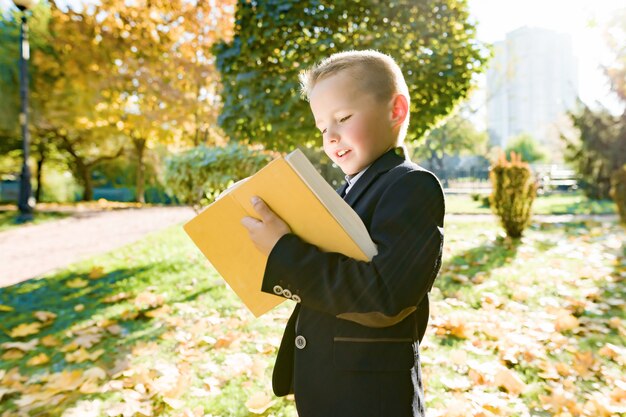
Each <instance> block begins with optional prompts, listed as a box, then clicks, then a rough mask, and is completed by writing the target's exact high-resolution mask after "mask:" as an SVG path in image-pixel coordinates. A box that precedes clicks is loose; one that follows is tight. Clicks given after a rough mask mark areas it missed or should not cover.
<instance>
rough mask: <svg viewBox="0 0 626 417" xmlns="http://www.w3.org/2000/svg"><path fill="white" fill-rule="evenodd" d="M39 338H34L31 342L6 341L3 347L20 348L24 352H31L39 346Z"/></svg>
mask: <svg viewBox="0 0 626 417" xmlns="http://www.w3.org/2000/svg"><path fill="white" fill-rule="evenodd" d="M38 344H39V339H33V340H31V341H30V342H6V343H3V344H2V348H3V349H19V350H21V351H22V352H30V351H31V350H34V349H36V348H37V345H38Z"/></svg>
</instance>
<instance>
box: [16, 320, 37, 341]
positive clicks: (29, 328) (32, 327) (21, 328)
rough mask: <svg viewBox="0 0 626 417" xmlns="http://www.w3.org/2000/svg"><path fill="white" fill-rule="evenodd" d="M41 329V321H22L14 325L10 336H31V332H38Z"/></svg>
mask: <svg viewBox="0 0 626 417" xmlns="http://www.w3.org/2000/svg"><path fill="white" fill-rule="evenodd" d="M40 330H41V323H37V322H34V323H22V324H20V325H18V326H16V327H14V328H13V329H12V330H11V331H10V332H9V336H11V337H13V338H16V337H24V336H29V335H31V334H37V333H39V331H40Z"/></svg>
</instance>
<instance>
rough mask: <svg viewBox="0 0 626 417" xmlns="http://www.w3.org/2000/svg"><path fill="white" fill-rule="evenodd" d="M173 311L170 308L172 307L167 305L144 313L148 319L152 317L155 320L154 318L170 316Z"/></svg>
mask: <svg viewBox="0 0 626 417" xmlns="http://www.w3.org/2000/svg"><path fill="white" fill-rule="evenodd" d="M171 310H172V309H171V308H170V306H168V305H165V306H163V307H160V308H157V309H154V310H150V311H148V312H146V313H144V315H145V316H146V317H150V318H153V319H154V318H159V317H165V316H167V315H169V313H170V311H171Z"/></svg>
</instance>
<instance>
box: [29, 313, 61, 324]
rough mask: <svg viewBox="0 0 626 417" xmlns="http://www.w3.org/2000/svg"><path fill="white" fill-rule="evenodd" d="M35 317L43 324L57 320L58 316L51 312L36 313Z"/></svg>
mask: <svg viewBox="0 0 626 417" xmlns="http://www.w3.org/2000/svg"><path fill="white" fill-rule="evenodd" d="M33 316H35V318H36V319H37V320H39V321H40V322H42V323H46V324H47V323H49V322H51V321H53V320H54V319H56V318H57V315H56V314H54V313H52V312H50V311H35V312H34V313H33Z"/></svg>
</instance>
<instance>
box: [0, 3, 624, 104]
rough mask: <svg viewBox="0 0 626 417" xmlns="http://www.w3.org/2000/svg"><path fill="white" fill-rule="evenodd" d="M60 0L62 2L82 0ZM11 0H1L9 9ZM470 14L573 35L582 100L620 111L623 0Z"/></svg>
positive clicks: (485, 34)
mask: <svg viewBox="0 0 626 417" xmlns="http://www.w3.org/2000/svg"><path fill="white" fill-rule="evenodd" d="M83 2H84V1H83V0H61V1H59V4H65V3H70V4H73V3H83ZM10 4H12V0H0V9H3V10H6V9H7V7H9V5H10ZM468 4H469V8H470V15H471V17H472V19H475V21H476V22H477V24H478V38H479V39H480V40H483V41H486V42H495V41H499V40H504V38H505V36H506V34H507V33H508V32H511V31H513V30H515V29H517V28H519V27H522V26H534V27H542V28H546V29H552V30H555V31H557V32H562V33H569V34H570V35H571V36H572V43H573V48H574V55H575V56H577V58H578V78H579V79H578V87H579V94H580V97H581V99H582V100H583V101H584V102H586V103H587V104H589V105H593V104H594V103H595V102H596V101H600V102H601V103H602V104H604V105H605V106H607V107H609V108H610V109H612V110H614V111H615V112H618V111H619V109H620V106H619V104H618V103H617V101H616V99H614V98H613V97H612V94H611V93H610V92H609V88H608V81H607V80H606V77H604V74H603V73H602V70H601V69H600V65H601V64H602V63H603V62H604V63H606V62H608V61H609V60H610V54H609V53H608V50H607V49H606V47H605V44H604V41H603V39H602V36H601V27H602V26H603V25H604V24H606V22H607V21H608V20H609V19H610V18H611V17H612V15H613V14H614V12H615V10H617V9H619V8H620V7H621V8H624V7H626V6H624V2H623V1H621V0H523V1H520V0H468Z"/></svg>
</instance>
